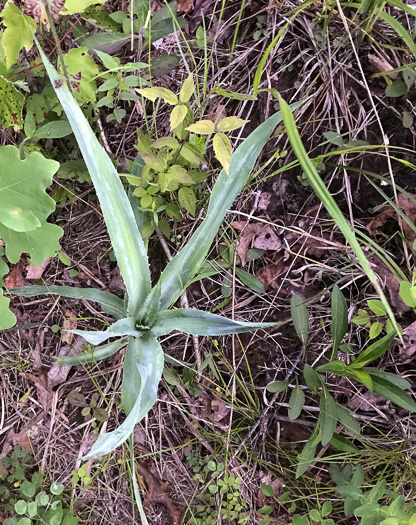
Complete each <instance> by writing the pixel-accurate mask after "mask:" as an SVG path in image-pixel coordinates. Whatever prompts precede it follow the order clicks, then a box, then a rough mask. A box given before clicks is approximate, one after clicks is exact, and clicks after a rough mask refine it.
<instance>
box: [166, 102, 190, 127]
mask: <svg viewBox="0 0 416 525" xmlns="http://www.w3.org/2000/svg"><path fill="white" fill-rule="evenodd" d="M187 113H188V108H187V107H186V106H181V105H178V106H175V107H174V108H173V109H172V113H171V114H170V129H171V130H172V129H175V128H176V127H178V126H179V124H181V123H182V122H183V121H184V119H185V117H186V114H187Z"/></svg>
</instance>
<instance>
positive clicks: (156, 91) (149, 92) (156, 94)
mask: <svg viewBox="0 0 416 525" xmlns="http://www.w3.org/2000/svg"><path fill="white" fill-rule="evenodd" d="M136 91H137V92H138V93H140V95H142V96H143V97H145V98H148V99H149V100H151V101H152V102H155V100H156V99H157V98H161V99H162V100H163V101H164V102H166V103H167V104H170V105H171V106H174V105H175V104H177V103H178V97H177V96H176V95H175V93H173V91H171V90H170V89H166V88H163V87H151V88H143V89H137V90H136ZM185 107H186V106H185Z"/></svg>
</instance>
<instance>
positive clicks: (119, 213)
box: [35, 39, 151, 316]
mask: <svg viewBox="0 0 416 525" xmlns="http://www.w3.org/2000/svg"><path fill="white" fill-rule="evenodd" d="M35 42H36V45H37V46H38V49H39V53H40V55H41V58H42V61H43V63H44V65H45V68H46V71H47V73H48V75H49V78H50V80H51V83H52V85H53V86H54V88H55V91H56V94H57V96H58V99H59V101H60V103H61V105H62V107H63V109H64V111H65V113H66V115H67V117H68V120H69V123H70V124H71V127H72V129H73V131H74V134H75V137H76V139H77V142H78V145H79V147H80V149H81V152H82V155H83V157H84V160H85V163H86V165H87V167H88V172H89V174H90V176H91V179H92V181H93V183H94V186H95V190H96V192H97V195H98V198H99V200H100V204H101V209H102V212H103V215H104V220H105V223H106V225H107V229H108V233H109V235H110V238H111V243H112V246H113V248H114V253H115V255H116V258H117V261H118V265H119V267H120V273H121V275H122V277H123V279H124V283H125V285H126V290H127V293H128V313H129V315H132V316H136V315H137V313H138V311H139V307H140V306H141V305H142V303H143V301H144V299H145V297H146V296H147V295H148V294H149V292H150V289H151V281H150V271H149V264H148V261H147V254H146V250H145V247H144V244H143V240H142V238H141V236H140V232H139V230H138V228H137V225H136V220H135V217H134V214H133V211H132V209H131V206H130V202H129V199H128V196H127V194H126V192H125V191H124V188H123V185H122V183H121V180H120V177H119V176H118V173H117V171H116V170H115V168H114V165H113V163H112V162H111V160H110V158H109V156H108V155H107V153H106V152H105V150H104V149H103V147H102V146H101V145H100V143H99V142H98V140H97V138H96V136H95V134H94V133H93V131H92V129H91V126H90V125H89V123H88V121H87V119H86V118H85V116H84V114H83V112H82V111H81V108H80V107H79V106H78V104H77V102H76V100H75V99H74V98H73V96H72V94H71V93H70V91H69V89H68V88H67V86H66V84H65V83H63V84H62V85H61V80H62V79H61V77H60V75H59V74H58V73H57V71H56V70H55V68H54V67H53V66H52V64H51V63H50V62H49V60H48V58H47V57H46V56H45V54H44V53H43V51H42V49H41V47H40V45H39V42H38V41H37V40H36V39H35Z"/></svg>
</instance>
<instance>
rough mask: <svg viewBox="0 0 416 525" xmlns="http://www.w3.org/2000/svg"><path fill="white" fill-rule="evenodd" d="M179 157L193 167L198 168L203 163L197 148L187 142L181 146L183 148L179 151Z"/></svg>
mask: <svg viewBox="0 0 416 525" xmlns="http://www.w3.org/2000/svg"><path fill="white" fill-rule="evenodd" d="M181 157H183V158H184V159H185V160H187V161H188V162H190V163H191V164H194V165H195V166H198V165H199V164H202V163H203V162H204V161H205V159H204V157H203V155H202V153H201V151H200V149H199V148H198V146H195V144H190V143H189V142H185V144H184V145H183V148H182V149H181Z"/></svg>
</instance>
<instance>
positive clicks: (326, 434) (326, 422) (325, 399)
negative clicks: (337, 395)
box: [319, 388, 337, 446]
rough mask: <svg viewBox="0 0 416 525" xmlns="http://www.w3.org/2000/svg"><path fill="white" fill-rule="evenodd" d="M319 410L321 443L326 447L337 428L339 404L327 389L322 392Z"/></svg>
mask: <svg viewBox="0 0 416 525" xmlns="http://www.w3.org/2000/svg"><path fill="white" fill-rule="evenodd" d="M319 408H320V411H321V443H322V445H324V446H325V445H327V444H328V443H329V442H330V441H331V439H332V436H333V435H334V432H335V427H336V426H337V404H336V402H335V399H334V398H333V396H332V395H331V394H330V393H329V392H328V390H327V389H326V388H324V389H323V390H322V394H321V400H320V403H319Z"/></svg>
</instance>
